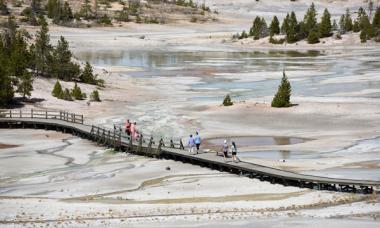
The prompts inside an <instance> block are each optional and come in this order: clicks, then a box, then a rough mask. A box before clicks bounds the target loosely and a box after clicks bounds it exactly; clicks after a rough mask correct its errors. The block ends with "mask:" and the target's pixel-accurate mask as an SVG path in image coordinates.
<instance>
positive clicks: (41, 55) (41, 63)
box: [35, 16, 52, 76]
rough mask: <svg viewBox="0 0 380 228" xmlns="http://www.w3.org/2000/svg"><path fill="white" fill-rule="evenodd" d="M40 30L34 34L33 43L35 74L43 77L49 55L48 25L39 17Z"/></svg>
mask: <svg viewBox="0 0 380 228" xmlns="http://www.w3.org/2000/svg"><path fill="white" fill-rule="evenodd" d="M40 24H41V29H40V31H37V33H36V42H35V47H36V48H35V51H36V53H35V55H36V60H35V61H36V68H37V71H38V72H37V74H39V75H42V76H44V75H45V74H46V70H47V69H46V68H47V63H48V58H49V57H50V54H51V49H52V47H51V45H50V36H49V28H48V24H47V22H46V20H45V18H44V17H43V16H40Z"/></svg>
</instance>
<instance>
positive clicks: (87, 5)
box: [81, 0, 92, 20]
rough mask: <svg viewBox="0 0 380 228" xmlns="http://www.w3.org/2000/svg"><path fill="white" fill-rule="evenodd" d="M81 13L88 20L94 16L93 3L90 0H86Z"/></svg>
mask: <svg viewBox="0 0 380 228" xmlns="http://www.w3.org/2000/svg"><path fill="white" fill-rule="evenodd" d="M81 13H82V15H83V16H84V18H85V19H86V20H88V19H91V18H92V11H91V3H90V0H84V4H83V5H82V8H81Z"/></svg>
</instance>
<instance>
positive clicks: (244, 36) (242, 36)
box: [239, 30, 248, 40]
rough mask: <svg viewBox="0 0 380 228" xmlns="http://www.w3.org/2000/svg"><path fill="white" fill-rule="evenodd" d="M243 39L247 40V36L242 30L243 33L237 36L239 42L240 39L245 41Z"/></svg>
mask: <svg viewBox="0 0 380 228" xmlns="http://www.w3.org/2000/svg"><path fill="white" fill-rule="evenodd" d="M245 38H248V34H247V33H246V32H245V30H243V32H242V33H241V35H240V36H239V40H241V39H245Z"/></svg>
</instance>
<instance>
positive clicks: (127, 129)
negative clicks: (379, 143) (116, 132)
mask: <svg viewBox="0 0 380 228" xmlns="http://www.w3.org/2000/svg"><path fill="white" fill-rule="evenodd" d="M125 133H127V135H128V136H129V135H131V122H129V119H128V120H127V122H125Z"/></svg>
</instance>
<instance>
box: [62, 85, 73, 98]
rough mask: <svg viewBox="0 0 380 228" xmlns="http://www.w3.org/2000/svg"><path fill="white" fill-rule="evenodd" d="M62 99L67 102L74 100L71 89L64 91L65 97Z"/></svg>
mask: <svg viewBox="0 0 380 228" xmlns="http://www.w3.org/2000/svg"><path fill="white" fill-rule="evenodd" d="M61 99H63V100H66V101H72V100H73V98H72V97H71V93H70V90H69V89H67V88H66V89H65V90H64V91H63V95H62V98H61Z"/></svg>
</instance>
